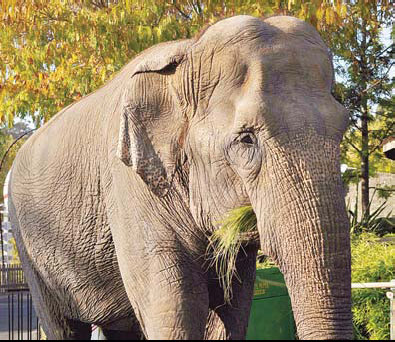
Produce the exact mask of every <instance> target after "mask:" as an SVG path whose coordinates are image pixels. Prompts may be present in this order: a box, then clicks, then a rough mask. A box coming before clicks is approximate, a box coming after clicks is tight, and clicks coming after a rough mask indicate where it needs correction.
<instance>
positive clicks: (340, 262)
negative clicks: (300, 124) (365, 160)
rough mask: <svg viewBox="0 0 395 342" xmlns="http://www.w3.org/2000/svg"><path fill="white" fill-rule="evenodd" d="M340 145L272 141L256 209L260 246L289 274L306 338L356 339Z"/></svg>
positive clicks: (297, 317) (300, 332)
mask: <svg viewBox="0 0 395 342" xmlns="http://www.w3.org/2000/svg"><path fill="white" fill-rule="evenodd" d="M299 138H300V139H299ZM306 141H307V144H306ZM338 145H339V144H338V142H336V141H334V140H333V141H332V140H331V139H328V138H323V137H320V136H318V135H315V138H314V140H312V139H310V141H309V140H306V138H305V139H304V140H303V139H302V137H298V136H295V137H294V139H292V141H291V142H289V143H287V144H285V145H283V144H282V145H281V148H280V147H279V146H280V145H278V147H277V148H275V147H274V146H272V148H271V151H272V154H271V155H270V156H269V155H268V156H267V163H268V165H271V167H270V168H269V169H270V170H272V173H270V174H267V175H266V177H264V178H265V179H263V183H262V184H263V185H262V186H263V187H264V188H265V190H266V191H265V193H266V194H268V193H269V194H270V196H266V198H265V199H264V200H262V199H261V201H260V202H261V203H262V207H261V208H257V210H258V211H257V213H258V229H259V232H260V237H261V245H262V249H263V251H266V253H268V254H269V255H271V256H273V257H274V258H275V259H276V262H277V263H278V265H279V267H280V269H281V271H282V272H283V274H284V276H285V280H286V283H287V286H288V290H289V292H290V296H291V302H292V308H293V312H294V317H295V321H296V325H297V331H298V335H299V338H301V339H347V338H352V322H351V266H350V259H351V258H350V236H349V224H348V219H347V214H346V209H345V203H344V202H345V201H344V190H343V185H342V181H341V177H340V165H339V146H338ZM268 213H269V215H268Z"/></svg>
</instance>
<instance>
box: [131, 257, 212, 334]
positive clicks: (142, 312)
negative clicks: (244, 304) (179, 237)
mask: <svg viewBox="0 0 395 342" xmlns="http://www.w3.org/2000/svg"><path fill="white" fill-rule="evenodd" d="M183 258H184V260H180V258H178V257H175V255H171V256H166V255H165V254H163V253H161V254H160V255H158V256H157V257H156V258H155V259H151V260H150V261H149V262H147V264H146V265H145V266H146V269H145V272H144V273H145V276H146V278H145V279H141V278H140V279H138V278H135V279H131V280H130V281H127V283H128V284H131V287H130V288H128V294H129V297H130V299H131V302H132V305H133V307H134V308H135V310H136V309H137V310H136V313H138V314H137V315H138V316H139V320H140V323H141V326H142V328H143V331H144V334H145V337H146V338H147V339H155V340H173V339H180V340H181V339H203V338H204V332H205V326H206V322H207V316H208V308H209V299H208V289H207V280H206V277H205V276H204V274H203V272H202V271H201V270H200V269H199V267H198V266H196V265H194V264H193V263H192V262H188V261H187V260H188V257H186V256H184V257H183ZM142 280H143V281H142ZM136 285H137V287H138V289H137V291H136ZM127 286H128V285H127ZM128 287H129V286H128ZM136 294H137V296H136Z"/></svg>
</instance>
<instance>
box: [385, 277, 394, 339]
mask: <svg viewBox="0 0 395 342" xmlns="http://www.w3.org/2000/svg"><path fill="white" fill-rule="evenodd" d="M391 283H392V284H393V287H392V288H391V291H388V292H387V298H388V299H389V300H390V340H391V341H393V340H395V300H394V295H395V280H391Z"/></svg>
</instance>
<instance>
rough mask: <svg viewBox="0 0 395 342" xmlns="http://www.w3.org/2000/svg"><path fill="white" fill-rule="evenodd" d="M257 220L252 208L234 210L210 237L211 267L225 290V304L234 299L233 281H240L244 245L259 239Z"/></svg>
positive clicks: (208, 250) (245, 207) (219, 223)
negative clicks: (237, 264)
mask: <svg viewBox="0 0 395 342" xmlns="http://www.w3.org/2000/svg"><path fill="white" fill-rule="evenodd" d="M256 224H257V220H256V216H255V213H254V210H253V209H252V207H251V206H244V207H240V208H236V209H233V210H232V211H230V212H229V213H228V214H227V215H226V217H225V218H224V219H223V220H222V221H220V222H218V226H219V228H218V229H217V230H216V231H214V233H213V234H212V235H211V236H210V237H209V246H208V249H207V252H208V255H209V260H210V266H211V267H215V269H216V271H217V274H218V277H219V282H220V284H221V286H222V288H223V290H224V298H225V302H227V303H230V301H231V299H232V281H233V280H234V279H235V278H236V279H237V280H238V281H240V278H239V276H238V275H237V270H236V260H237V256H238V254H239V253H240V250H242V248H243V247H242V245H243V243H245V242H247V241H246V236H247V237H248V239H252V240H254V239H256V237H257V235H258V234H257V225H256Z"/></svg>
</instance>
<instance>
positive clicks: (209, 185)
mask: <svg viewBox="0 0 395 342" xmlns="http://www.w3.org/2000/svg"><path fill="white" fill-rule="evenodd" d="M332 82H333V68H332V62H331V57H330V53H329V51H328V49H327V47H326V46H325V44H324V43H323V42H322V40H321V38H320V36H319V35H318V33H317V32H316V31H315V30H314V29H313V28H312V27H311V26H310V25H308V24H306V23H304V22H302V21H300V20H297V19H295V18H291V17H285V16H282V17H271V18H269V19H266V20H264V21H262V20H259V19H257V18H253V17H249V16H239V17H234V18H230V19H226V20H222V21H220V22H218V23H217V24H215V25H213V26H211V27H209V28H208V29H207V30H206V31H205V32H203V33H202V34H201V35H200V36H199V37H198V38H196V39H194V40H187V41H181V42H174V43H168V44H162V45H159V46H157V47H155V48H153V49H151V50H148V51H147V52H146V53H144V54H143V55H141V56H140V57H138V58H137V60H136V63H134V69H133V76H132V83H131V86H130V87H129V88H128V90H127V92H126V95H125V99H124V101H125V106H124V112H123V114H122V115H123V116H122V120H121V133H120V139H119V145H118V155H119V157H120V158H121V159H122V160H123V161H124V162H125V163H126V164H128V165H131V166H132V167H133V168H134V169H135V170H136V171H137V172H138V173H139V174H140V176H141V178H142V179H143V180H144V181H145V182H146V183H147V184H148V186H149V188H150V189H151V190H152V191H153V192H154V193H155V194H156V195H157V196H159V197H163V196H165V197H166V196H167V195H168V194H169V193H171V189H172V184H173V181H174V175H175V174H176V173H177V172H176V170H177V168H181V169H182V170H183V174H184V176H185V177H184V178H183V179H184V185H185V186H186V187H187V191H186V193H187V194H188V196H189V203H190V210H191V213H192V215H193V217H194V219H195V221H196V223H197V224H198V226H200V227H204V228H205V229H208V228H209V227H212V226H214V223H215V222H218V220H219V219H221V218H222V217H223V216H224V215H225V214H226V213H227V212H228V211H229V210H231V209H233V208H235V207H238V206H241V205H245V204H251V205H252V207H253V209H254V211H255V213H256V215H257V220H258V230H259V235H260V241H261V249H262V250H263V252H264V253H265V254H267V255H269V256H271V257H272V258H273V259H274V260H275V261H276V263H277V264H278V265H279V267H280V269H281V271H282V272H283V274H284V276H285V279H286V283H287V286H288V289H289V292H290V296H291V300H292V305H293V310H294V315H295V319H296V324H297V328H298V334H299V337H300V338H316V339H326V338H342V339H343V338H350V337H351V334H352V329H351V303H350V296H351V294H350V292H351V290H350V281H351V279H350V244H349V229H348V219H347V215H346V209H345V203H344V194H343V186H342V181H341V177H340V165H339V157H340V153H339V145H340V140H341V138H342V135H343V133H344V131H345V128H346V125H347V114H346V112H345V109H344V108H343V107H342V106H341V105H340V104H339V103H337V102H336V101H335V99H334V98H333V97H332V95H331V86H332ZM180 165H181V166H180Z"/></svg>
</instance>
